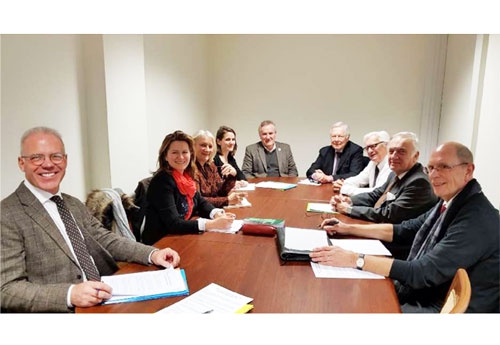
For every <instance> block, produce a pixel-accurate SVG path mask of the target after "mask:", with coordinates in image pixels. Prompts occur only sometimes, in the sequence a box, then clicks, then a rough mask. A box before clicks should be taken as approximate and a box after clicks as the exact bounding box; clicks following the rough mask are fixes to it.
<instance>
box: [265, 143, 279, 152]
mask: <svg viewBox="0 0 500 345" xmlns="http://www.w3.org/2000/svg"><path fill="white" fill-rule="evenodd" d="M262 147H263V148H264V150H266V151H267V152H269V153H271V152H273V151H274V150H276V142H275V143H274V145H273V148H272V149H271V150H268V149H267V147H266V146H265V145H264V144H262Z"/></svg>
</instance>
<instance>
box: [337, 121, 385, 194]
mask: <svg viewBox="0 0 500 345" xmlns="http://www.w3.org/2000/svg"><path fill="white" fill-rule="evenodd" d="M390 139H391V137H390V136H389V133H387V132H386V131H379V132H370V133H367V134H366V135H365V136H364V138H363V142H364V144H365V147H364V148H363V149H364V150H365V151H366V153H367V154H368V158H370V162H369V163H368V165H367V166H366V167H365V168H364V169H363V171H361V172H360V173H359V174H358V175H356V176H351V177H349V178H347V179H345V180H344V179H338V180H335V181H334V182H333V191H334V192H335V193H339V192H340V194H343V195H348V196H351V195H356V194H360V193H367V192H371V191H372V190H374V189H375V188H376V187H380V186H381V185H383V184H384V183H385V182H386V181H387V177H389V174H390V173H391V169H390V168H389V163H388V157H387V143H388V142H389V140H390Z"/></svg>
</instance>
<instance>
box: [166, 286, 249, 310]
mask: <svg viewBox="0 0 500 345" xmlns="http://www.w3.org/2000/svg"><path fill="white" fill-rule="evenodd" d="M251 301H252V298H250V297H247V296H243V295H241V294H239V293H236V292H234V291H231V290H229V289H226V288H224V287H222V286H220V285H218V284H215V283H211V284H209V285H207V286H206V287H204V288H203V289H201V290H199V291H197V292H195V293H194V294H192V295H191V296H188V297H186V298H184V299H183V300H181V301H179V302H177V303H174V304H172V305H171V306H168V307H166V308H163V309H161V310H159V311H158V313H195V314H212V313H213V314H216V313H231V314H233V313H236V312H238V311H239V310H241V309H242V308H243V307H244V306H246V305H247V304H248V303H249V302H251Z"/></svg>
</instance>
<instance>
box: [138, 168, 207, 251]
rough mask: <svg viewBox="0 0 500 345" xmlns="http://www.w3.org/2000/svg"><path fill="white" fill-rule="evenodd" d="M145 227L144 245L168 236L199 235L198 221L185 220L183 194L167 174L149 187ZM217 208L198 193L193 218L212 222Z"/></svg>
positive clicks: (194, 200) (153, 179)
mask: <svg viewBox="0 0 500 345" xmlns="http://www.w3.org/2000/svg"><path fill="white" fill-rule="evenodd" d="M146 198H147V210H146V224H145V225H144V231H143V232H142V237H141V238H142V242H143V243H146V244H153V243H155V242H157V241H158V240H159V239H160V238H162V237H163V236H165V235H168V234H175V233H177V234H188V233H191V234H197V233H199V229H198V221H197V220H194V219H188V220H185V219H184V217H182V216H181V214H182V203H183V201H185V196H184V195H182V194H181V192H180V191H179V188H177V185H176V183H175V180H174V178H173V177H172V175H170V174H169V173H167V172H166V171H160V172H158V173H156V174H155V175H154V176H153V178H152V179H151V182H150V183H149V187H148V191H147V196H146ZM214 208H215V207H214V206H213V205H212V204H211V203H209V202H208V201H207V200H206V199H205V198H204V197H202V196H201V195H200V193H199V192H198V191H197V192H196V193H195V195H194V197H193V213H192V217H193V216H200V217H203V218H209V216H210V212H211V211H212V210H213V209H214Z"/></svg>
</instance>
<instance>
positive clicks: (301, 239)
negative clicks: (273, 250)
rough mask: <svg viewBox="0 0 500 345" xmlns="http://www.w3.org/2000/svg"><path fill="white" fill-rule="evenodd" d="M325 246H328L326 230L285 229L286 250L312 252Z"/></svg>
mask: <svg viewBox="0 0 500 345" xmlns="http://www.w3.org/2000/svg"><path fill="white" fill-rule="evenodd" d="M324 246H328V237H327V234H326V231H325V230H309V229H299V228H290V227H286V228H285V248H287V249H291V250H309V251H311V250H313V249H314V248H318V247H324Z"/></svg>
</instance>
